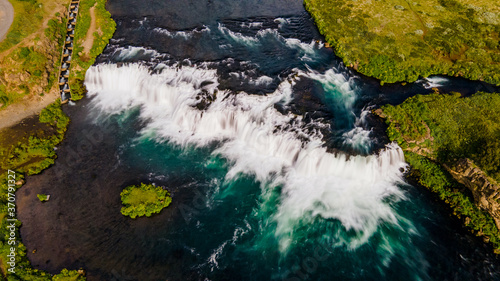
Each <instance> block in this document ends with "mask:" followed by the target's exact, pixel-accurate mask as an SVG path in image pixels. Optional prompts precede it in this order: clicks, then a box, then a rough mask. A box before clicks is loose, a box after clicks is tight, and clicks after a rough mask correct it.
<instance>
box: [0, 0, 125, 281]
mask: <svg viewBox="0 0 500 281" xmlns="http://www.w3.org/2000/svg"><path fill="white" fill-rule="evenodd" d="M9 2H11V4H12V5H13V7H14V21H13V23H12V25H11V27H10V29H9V31H8V33H7V35H6V37H5V39H4V40H3V41H1V42H0V184H1V185H0V279H1V280H75V281H76V280H78V281H81V280H85V273H84V271H83V270H71V271H70V270H66V269H63V270H62V271H61V273H59V274H57V275H52V274H49V273H47V272H44V271H41V270H38V269H33V268H32V267H31V265H30V262H29V260H28V258H27V256H26V253H27V249H26V247H25V246H24V245H23V244H22V242H21V241H20V238H19V237H20V235H19V227H20V226H21V222H19V221H17V222H16V228H15V236H16V237H17V238H18V239H17V242H18V244H16V246H15V264H16V267H15V268H16V270H15V272H11V271H8V269H9V268H10V266H9V264H8V262H9V261H10V258H9V257H8V255H9V254H11V248H12V245H9V243H8V237H9V235H10V233H9V230H8V229H7V225H8V224H9V222H8V221H7V219H8V218H9V207H8V202H9V201H8V194H9V192H10V193H12V190H11V189H13V190H14V191H15V190H17V189H18V188H20V187H21V186H22V185H23V184H24V178H25V177H26V176H29V175H35V174H38V173H40V172H41V171H43V170H44V169H46V168H48V167H49V166H50V165H52V164H53V163H54V161H55V159H56V157H57V155H56V152H55V150H54V147H55V146H56V145H58V144H59V143H60V142H61V141H62V140H63V138H64V134H65V132H66V128H67V126H68V124H69V122H70V120H69V118H68V117H67V116H66V115H65V114H64V112H63V111H62V108H61V101H60V100H59V99H58V96H59V90H58V81H57V75H58V71H59V69H58V67H59V63H60V61H61V50H62V47H63V45H64V36H65V33H66V22H67V16H68V5H69V4H70V3H71V1H69V0H9ZM105 3H106V0H80V9H79V14H78V22H77V25H76V31H75V37H74V42H75V45H74V50H73V60H72V70H71V76H70V86H71V87H72V95H73V92H74V98H73V99H74V100H76V99H79V98H81V97H82V96H83V94H84V93H85V88H84V86H83V84H82V81H83V76H84V74H85V71H86V70H87V69H88V67H90V66H91V65H92V64H93V62H94V61H95V58H96V57H97V55H99V54H100V53H101V52H102V50H103V49H104V47H105V46H106V45H107V43H108V41H109V39H110V38H111V37H112V35H113V33H114V30H115V26H116V24H115V22H114V21H113V20H112V19H111V14H110V13H109V12H107V11H106V10H105V8H104V7H105ZM91 7H92V8H91ZM44 107H45V108H44ZM42 109H43V110H42ZM13 120H14V122H12V121H13ZM21 120H22V121H21ZM13 172H15V185H14V186H12V185H9V183H8V179H10V178H9V177H8V175H12V173H13ZM39 199H40V200H42V199H45V198H43V196H39Z"/></svg>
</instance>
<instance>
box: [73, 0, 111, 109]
mask: <svg viewBox="0 0 500 281" xmlns="http://www.w3.org/2000/svg"><path fill="white" fill-rule="evenodd" d="M96 4H97V5H96ZM94 5H96V8H95V16H96V25H97V26H98V27H99V28H100V32H97V31H96V32H94V34H93V35H94V42H93V45H92V48H91V50H90V52H89V53H88V54H86V53H83V47H82V46H80V44H82V43H83V42H84V40H85V37H86V36H87V31H88V30H89V28H90V22H91V17H90V12H89V10H90V8H91V7H93V6H94ZM115 29H116V23H115V22H114V21H113V19H112V18H111V14H110V13H109V12H108V11H107V10H106V0H88V1H82V2H80V8H79V9H78V20H77V24H76V28H75V37H74V41H75V42H76V44H74V48H73V62H72V67H71V73H70V79H69V86H70V88H71V97H72V99H73V100H79V99H81V98H83V96H84V94H85V93H86V89H85V86H83V81H84V80H85V72H86V71H87V69H88V68H89V67H90V66H92V64H94V62H95V59H96V57H97V56H98V55H99V54H101V53H102V51H103V50H104V48H105V47H106V45H107V44H108V42H109V39H111V37H113V33H114V32H115Z"/></svg>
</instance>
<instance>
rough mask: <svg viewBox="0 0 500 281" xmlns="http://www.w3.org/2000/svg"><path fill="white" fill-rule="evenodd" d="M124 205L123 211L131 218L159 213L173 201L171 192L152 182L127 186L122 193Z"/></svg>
mask: <svg viewBox="0 0 500 281" xmlns="http://www.w3.org/2000/svg"><path fill="white" fill-rule="evenodd" d="M120 196H121V200H122V204H123V207H122V209H121V213H122V214H123V215H124V216H129V217H131V218H136V217H141V216H147V217H150V216H151V215H152V214H155V213H159V212H160V211H161V210H162V209H163V208H166V207H168V205H170V203H171V202H172V198H171V197H170V193H168V191H167V190H165V189H163V188H162V187H157V186H154V185H152V184H144V183H141V185H137V186H135V185H132V186H128V187H126V188H125V189H124V190H123V191H122V192H121V193H120Z"/></svg>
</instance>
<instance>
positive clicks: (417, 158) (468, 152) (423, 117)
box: [381, 92, 500, 253]
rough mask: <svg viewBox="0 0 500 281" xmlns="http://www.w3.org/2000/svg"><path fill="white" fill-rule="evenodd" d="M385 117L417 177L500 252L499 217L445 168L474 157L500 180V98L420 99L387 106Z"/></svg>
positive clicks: (481, 95)
mask: <svg viewBox="0 0 500 281" xmlns="http://www.w3.org/2000/svg"><path fill="white" fill-rule="evenodd" d="M381 116H383V117H385V118H386V123H387V124H388V128H387V134H388V136H389V138H390V139H391V140H392V141H397V142H398V144H399V145H400V146H401V147H402V148H403V150H404V152H405V159H406V161H407V162H408V163H409V164H410V165H411V167H412V172H411V176H413V177H415V178H416V179H417V180H418V181H419V182H420V184H422V185H423V186H425V187H427V188H429V189H430V190H432V191H434V192H435V193H437V194H438V195H439V197H440V198H441V199H442V200H443V201H445V202H446V203H448V204H449V205H450V206H451V208H452V209H453V212H454V214H455V215H457V216H458V217H459V218H462V219H463V220H464V222H466V224H467V227H468V228H469V229H470V230H471V231H472V232H474V233H476V234H479V235H484V236H486V237H488V239H489V241H490V242H491V243H492V244H493V245H494V247H495V248H496V252H499V253H500V232H499V230H498V229H497V227H496V225H495V222H494V220H493V218H492V217H491V215H489V214H488V213H487V212H486V211H483V210H481V209H480V208H478V207H477V206H476V204H475V203H474V200H473V198H472V194H471V192H470V191H469V190H468V189H467V188H466V187H465V186H463V185H461V184H459V183H458V182H456V181H455V180H454V179H453V178H452V177H451V175H450V174H449V173H448V172H447V171H446V170H445V169H444V167H443V166H442V165H443V164H446V165H450V166H453V163H454V162H456V161H457V160H458V159H462V158H468V159H471V160H472V161H473V162H474V163H475V164H476V165H477V166H478V167H479V168H480V169H481V170H482V171H484V172H486V174H487V175H488V176H490V177H492V178H494V179H495V180H497V181H498V180H499V179H500V95H499V94H496V93H493V94H491V93H481V92H480V93H477V94H475V95H473V96H471V97H468V98H463V97H461V96H460V94H457V93H453V94H449V95H448V94H440V93H437V92H436V93H434V94H431V95H425V96H422V95H417V96H414V97H412V98H409V99H407V100H406V101H405V102H404V103H403V104H401V105H398V106H390V105H388V106H383V107H382V115H381Z"/></svg>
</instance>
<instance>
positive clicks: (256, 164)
mask: <svg viewBox="0 0 500 281" xmlns="http://www.w3.org/2000/svg"><path fill="white" fill-rule="evenodd" d="M222 2H224V1H215V2H214V3H212V4H210V3H209V4H207V5H208V6H207V8H206V9H207V11H208V12H207V13H206V14H204V13H202V12H201V11H197V10H196V9H195V10H193V15H192V16H188V18H187V19H186V20H185V21H182V20H180V19H181V18H182V17H180V16H179V14H178V10H179V9H180V10H182V5H181V4H172V5H170V6H168V5H167V6H165V7H160V6H158V9H160V10H161V9H163V10H164V11H165V12H166V13H167V15H162V14H157V15H156V16H146V17H144V16H130V15H125V14H126V12H125V10H124V8H123V7H122V6H120V5H119V4H118V3H115V2H113V1H111V2H110V8H111V11H112V13H113V12H114V15H115V16H116V20H117V23H118V28H117V32H116V33H115V35H114V38H113V39H112V40H111V42H110V44H109V45H108V46H107V48H106V50H105V51H104V53H103V54H102V55H101V56H100V57H99V58H98V60H97V63H96V64H95V65H94V66H92V67H91V68H90V69H89V70H88V71H87V74H86V79H85V85H86V87H87V89H88V91H89V93H88V97H87V98H86V100H84V101H83V105H80V106H79V107H78V109H75V110H74V112H73V113H71V112H70V115H71V114H73V116H72V120H73V123H72V126H73V127H70V131H69V133H68V142H67V143H66V144H64V145H63V147H61V148H60V149H58V151H61V152H60V153H61V155H63V154H64V153H65V154H68V155H78V156H74V157H73V158H66V159H68V160H65V159H64V157H60V158H62V159H58V163H67V164H68V165H63V164H59V165H58V164H56V166H55V167H54V168H52V169H51V170H49V172H48V173H45V174H44V175H42V176H40V182H38V183H37V186H39V187H33V188H41V189H43V188H49V187H50V186H53V184H52V182H55V181H59V182H60V184H59V185H56V186H61V188H58V187H53V189H54V188H55V189H56V190H53V189H51V194H53V197H54V198H55V199H54V201H53V202H54V203H53V204H52V205H50V206H49V207H47V208H46V209H43V210H39V211H32V213H31V214H30V215H29V216H28V215H26V219H24V218H22V220H23V223H24V226H23V230H22V231H23V241H25V243H26V244H27V245H28V247H30V245H33V247H35V246H36V247H37V248H38V251H37V254H36V255H35V254H33V255H31V257H30V258H31V260H32V261H33V263H34V265H35V266H37V267H41V268H44V269H47V270H52V271H55V270H57V269H60V268H62V267H84V268H86V269H87V270H88V276H89V280H165V279H168V280H443V279H447V280H472V279H474V280H493V279H498V278H499V276H498V273H496V269H497V268H498V261H497V260H496V258H495V257H494V256H493V255H492V254H491V253H490V252H491V249H489V248H488V247H487V246H485V245H484V244H482V243H481V242H480V241H479V240H478V239H476V238H474V237H472V236H471V235H469V234H467V233H466V231H464V230H463V229H462V228H461V227H460V225H459V223H458V222H457V221H456V220H455V219H453V218H451V217H448V210H447V209H446V208H445V207H444V205H443V204H441V203H440V202H438V201H436V198H435V197H434V196H433V195H432V194H429V193H428V192H427V191H426V190H424V189H422V188H421V187H414V186H412V185H411V184H409V183H407V182H406V181H405V179H404V173H405V171H406V170H407V165H406V163H405V161H404V155H403V152H402V150H401V149H400V148H399V147H398V146H397V144H394V143H390V142H389V141H388V140H387V138H386V136H385V133H384V125H383V124H382V123H381V121H379V120H377V119H376V118H375V117H374V116H372V115H371V113H370V112H371V109H373V108H376V107H377V106H379V105H382V104H387V103H393V104H397V103H400V102H402V101H403V100H404V99H405V98H407V97H408V96H411V95H413V94H417V93H421V94H425V93H429V92H431V91H432V90H431V89H430V88H431V87H440V88H441V89H443V90H445V91H447V90H457V88H458V89H464V91H465V92H467V93H469V92H470V91H473V90H478V89H481V88H480V87H482V86H481V85H482V84H480V83H476V84H474V83H469V82H467V83H469V84H470V85H469V84H467V83H466V82H464V81H460V80H454V79H452V78H444V77H434V78H429V79H422V80H421V81H418V82H416V83H414V84H410V85H407V86H400V85H389V86H385V87H381V86H379V85H378V83H377V82H376V81H372V80H369V79H366V78H362V77H359V76H358V75H357V74H355V73H353V72H351V71H350V70H348V69H347V68H346V67H344V66H343V65H342V63H340V62H339V60H338V59H337V58H336V57H335V56H334V54H333V52H332V50H331V49H329V48H326V47H325V46H324V44H323V39H322V37H321V36H320V35H319V34H318V33H317V31H316V29H315V27H314V25H313V24H312V20H311V19H310V17H309V16H308V14H307V13H305V12H303V10H302V6H301V5H296V4H297V3H295V2H293V3H294V4H289V3H284V4H283V3H281V2H279V1H276V2H273V3H275V4H273V5H276V7H275V6H270V8H269V11H274V12H269V11H268V10H266V9H264V8H262V9H261V8H258V9H255V10H252V9H248V11H243V10H234V11H233V12H234V13H236V14H238V15H239V16H238V18H237V19H235V18H234V16H232V17H228V16H227V14H226V12H227V11H229V10H230V9H229V8H227V11H226V10H225V9H224V8H223V7H224V5H226V4H227V5H229V6H231V5H232V4H231V3H226V4H223V3H222ZM269 2H270V3H271V2H272V1H269ZM266 3H267V2H266ZM268 4H269V3H268ZM178 5H180V6H178ZM210 5H216V6H217V7H218V8H217V9H215V8H213V6H210ZM255 5H257V4H255ZM280 5H281V6H280ZM257 6H258V5H257ZM148 7H149V6H148ZM280 7H281V8H280ZM285 7H286V8H285ZM280 9H281V10H282V11H286V13H280V12H279V11H281V10H280ZM215 10H217V11H218V12H217V13H215V12H214V11H215ZM137 13H139V12H137ZM141 13H144V14H148V15H151V13H153V14H155V13H156V12H152V11H149V10H148V12H144V11H142V12H141ZM197 13H198V14H197ZM211 13H215V14H211ZM196 15H198V17H199V18H196ZM283 15H285V16H283ZM176 18H179V20H178V21H175V19H176ZM464 84H465V86H464ZM484 87H486V89H483V90H488V89H487V87H488V86H487V85H486V86H484ZM85 138H87V139H85ZM82 139H84V141H87V143H86V144H87V145H83V144H82V145H79V143H82ZM89 141H90V142H89ZM93 141H95V142H96V143H98V145H96V146H93V145H92V144H93ZM71 142H73V143H77V145H71ZM89 143H91V144H90V145H89ZM73 151H76V154H73ZM64 161H67V162H64ZM72 162H76V163H77V164H74V165H70V164H71V163H72ZM96 169H99V171H106V175H105V176H102V177H101V176H99V175H97V172H96ZM50 171H52V172H50ZM76 171H78V172H76ZM43 177H45V178H43ZM80 182H85V184H81V183H80ZM138 182H153V183H155V184H158V185H163V186H166V187H167V189H169V191H170V192H171V194H172V196H173V203H172V205H171V206H170V207H168V208H167V209H165V210H163V211H162V213H160V214H159V215H156V216H153V217H151V218H140V219H136V220H130V219H128V218H124V217H122V216H121V215H120V214H119V208H120V203H119V192H120V190H121V189H122V188H124V187H125V186H127V185H129V184H136V183H138ZM68 187H69V188H68ZM25 192H28V191H25ZM33 192H36V191H33ZM75 194H76V195H75ZM96 194H99V195H97V196H98V198H100V199H98V200H93V199H95V196H96ZM58 198H61V199H58ZM57 200H60V201H57ZM51 201H52V199H51ZM95 201H97V202H95ZM51 203H52V202H51ZM47 205H48V204H47ZM78 206H80V207H78ZM52 208H53V209H52ZM79 208H83V209H85V211H84V212H83V213H81V212H78V211H77V210H80V209H79ZM21 210H22V208H21ZM53 214H57V219H58V218H60V217H67V218H68V219H66V220H64V221H65V223H63V224H62V225H59V224H58V223H54V224H53V226H52V227H51V228H48V229H47V230H46V231H47V233H52V235H51V237H53V236H54V237H56V238H58V239H55V240H58V241H63V242H61V245H62V246H56V245H55V244H54V243H51V242H50V241H48V240H46V239H45V238H43V237H37V236H36V235H35V233H36V230H37V229H39V228H43V227H44V226H41V225H39V224H38V220H45V221H46V220H51V218H54V215H53ZM22 216H23V211H21V217H22ZM75 218H78V219H75ZM30 219H32V220H33V222H32V223H30ZM54 219H56V218H54ZM30 233H31V234H30ZM51 251H52V252H51ZM49 252H51V253H52V254H51V255H49V254H48V253H49ZM54 252H55V253H56V254H54ZM54 256H56V257H54ZM49 257H50V259H49Z"/></svg>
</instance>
